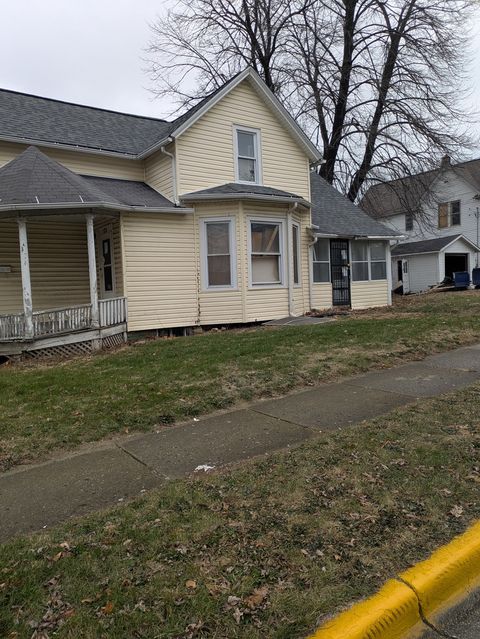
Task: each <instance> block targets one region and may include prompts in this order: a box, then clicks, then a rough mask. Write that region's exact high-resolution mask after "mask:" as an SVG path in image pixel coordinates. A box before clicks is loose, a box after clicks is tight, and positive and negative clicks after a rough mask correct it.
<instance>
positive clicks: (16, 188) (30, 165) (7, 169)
mask: <svg viewBox="0 0 480 639" xmlns="http://www.w3.org/2000/svg"><path fill="white" fill-rule="evenodd" d="M90 203H91V204H104V205H105V204H108V205H113V206H114V207H116V206H118V208H119V209H125V208H130V207H132V206H134V207H142V208H144V207H148V208H155V209H163V208H169V209H172V208H174V206H175V205H174V204H173V203H172V202H170V200H168V199H167V198H165V197H164V196H163V195H161V194H160V193H157V191H155V190H154V189H152V188H150V187H149V186H147V185H146V184H144V183H143V182H132V181H130V180H116V179H109V178H99V177H83V176H81V175H77V174H76V173H73V171H70V170H69V169H67V168H66V167H64V166H63V165H61V164H59V163H58V162H55V160H52V159H51V158H49V157H48V156H47V155H45V154H44V153H42V152H41V151H40V150H39V149H37V148H36V147H34V146H31V147H28V149H26V150H25V151H24V152H23V153H21V154H20V155H19V156H17V157H16V158H15V159H13V160H12V161H11V162H9V163H8V164H6V165H5V166H3V167H2V168H0V208H2V209H4V210H5V209H8V207H22V208H25V207H31V208H32V209H35V208H36V207H37V206H39V205H44V204H51V205H57V206H59V205H66V206H65V208H75V207H82V206H84V205H85V204H90Z"/></svg>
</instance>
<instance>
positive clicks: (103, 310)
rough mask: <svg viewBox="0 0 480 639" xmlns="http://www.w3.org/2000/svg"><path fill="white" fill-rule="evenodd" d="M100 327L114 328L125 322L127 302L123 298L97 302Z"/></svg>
mask: <svg viewBox="0 0 480 639" xmlns="http://www.w3.org/2000/svg"><path fill="white" fill-rule="evenodd" d="M98 304H99V308H100V326H116V325H117V324H124V323H125V322H126V321H127V300H126V299H125V298H124V297H114V298H112V299H108V300H100V301H99V303H98Z"/></svg>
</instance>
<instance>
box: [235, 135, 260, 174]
mask: <svg viewBox="0 0 480 639" xmlns="http://www.w3.org/2000/svg"><path fill="white" fill-rule="evenodd" d="M235 152H236V159H235V161H236V180H237V182H253V183H255V184H259V183H260V133H259V131H256V130H254V129H242V128H239V127H237V128H235Z"/></svg>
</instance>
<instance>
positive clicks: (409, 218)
mask: <svg viewBox="0 0 480 639" xmlns="http://www.w3.org/2000/svg"><path fill="white" fill-rule="evenodd" d="M405 230H406V231H413V213H405Z"/></svg>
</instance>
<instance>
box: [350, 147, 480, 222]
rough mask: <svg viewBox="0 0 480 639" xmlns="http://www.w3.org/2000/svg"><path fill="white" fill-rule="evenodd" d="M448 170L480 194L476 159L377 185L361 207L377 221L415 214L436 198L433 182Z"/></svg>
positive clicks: (365, 197)
mask: <svg viewBox="0 0 480 639" xmlns="http://www.w3.org/2000/svg"><path fill="white" fill-rule="evenodd" d="M445 170H452V171H453V172H454V173H455V174H456V175H458V177H460V178H463V179H464V180H466V181H467V182H469V183H470V184H472V185H473V186H474V187H475V188H477V189H479V190H480V159H476V160H469V161H467V162H459V163H458V164H447V165H445V166H439V167H438V168H437V169H433V170H431V171H425V172H423V173H417V174H416V175H409V176H407V177H404V178H400V179H398V180H391V181H390V182H382V183H380V184H374V185H373V186H371V187H370V188H369V189H368V191H367V192H366V193H365V195H364V197H363V199H362V201H361V203H360V206H361V207H362V208H363V209H364V210H365V211H366V212H367V213H369V215H371V216H372V217H374V218H376V219H382V218H387V217H391V216H392V215H396V214H399V213H406V212H415V211H417V210H418V209H419V207H420V206H421V204H422V202H424V201H425V200H428V198H432V195H433V194H432V191H431V187H432V185H433V182H434V181H435V179H436V178H437V177H438V176H439V174H440V173H441V172H442V171H445Z"/></svg>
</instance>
